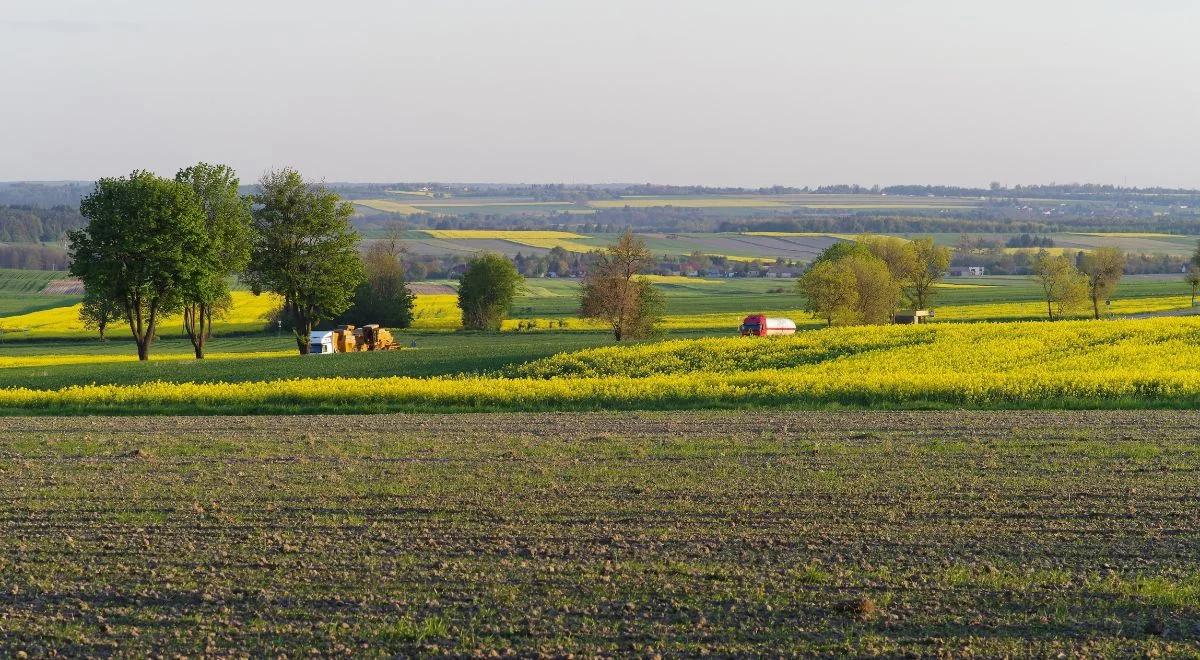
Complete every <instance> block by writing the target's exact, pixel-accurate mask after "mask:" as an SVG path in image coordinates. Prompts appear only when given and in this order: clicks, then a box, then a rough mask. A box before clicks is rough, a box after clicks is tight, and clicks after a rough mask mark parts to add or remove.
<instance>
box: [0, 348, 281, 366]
mask: <svg viewBox="0 0 1200 660" xmlns="http://www.w3.org/2000/svg"><path fill="white" fill-rule="evenodd" d="M292 355H296V351H295V350H292V349H289V350H282V351H244V352H229V353H223V352H215V353H206V354H205V359H206V360H209V361H212V360H255V359H260V358H277V357H285V356H292ZM195 359H196V358H195V356H194V354H193V353H190V352H188V353H158V352H156V353H154V354H153V355H151V360H153V361H154V362H161V361H174V362H178V361H193V360H195ZM137 361H138V359H137V355H136V354H133V353H128V354H124V353H122V354H98V355H94V354H90V353H59V354H49V355H0V369H14V368H18V367H56V366H60V365H64V364H108V363H112V362H137Z"/></svg>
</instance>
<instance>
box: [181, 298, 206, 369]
mask: <svg viewBox="0 0 1200 660" xmlns="http://www.w3.org/2000/svg"><path fill="white" fill-rule="evenodd" d="M209 313H210V312H209V310H208V305H204V304H196V305H187V306H185V307H184V308H183V329H184V330H185V331H186V332H187V336H188V339H190V340H191V342H192V351H193V352H194V353H195V354H196V359H197V360H203V359H204V342H205V340H206V339H207V338H208V335H209V325H208V323H206V322H205V319H208V318H210V317H209Z"/></svg>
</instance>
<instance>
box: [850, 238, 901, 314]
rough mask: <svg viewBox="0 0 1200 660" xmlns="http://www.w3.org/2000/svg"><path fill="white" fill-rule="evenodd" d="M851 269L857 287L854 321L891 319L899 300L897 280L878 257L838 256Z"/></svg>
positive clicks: (898, 283)
mask: <svg viewBox="0 0 1200 660" xmlns="http://www.w3.org/2000/svg"><path fill="white" fill-rule="evenodd" d="M842 261H843V262H844V263H845V264H846V265H847V266H849V267H850V270H851V271H853V272H854V282H855V286H856V287H857V289H858V306H857V310H856V311H857V317H856V322H858V323H865V324H867V325H884V324H887V323H891V322H892V318H893V316H894V315H895V313H896V308H897V307H898V306H899V304H900V282H898V281H897V280H896V278H895V277H894V276H893V275H892V272H891V270H890V269H889V268H888V267H887V263H886V262H884V261H883V260H882V259H879V258H873V257H865V256H859V255H855V256H852V257H847V258H846V259H843V260H842Z"/></svg>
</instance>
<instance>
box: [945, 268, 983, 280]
mask: <svg viewBox="0 0 1200 660" xmlns="http://www.w3.org/2000/svg"><path fill="white" fill-rule="evenodd" d="M986 270H987V269H986V268H984V267H983V266H951V267H950V277H978V276H980V275H983V274H984V271H986Z"/></svg>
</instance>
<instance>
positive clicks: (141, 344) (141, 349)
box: [134, 336, 150, 362]
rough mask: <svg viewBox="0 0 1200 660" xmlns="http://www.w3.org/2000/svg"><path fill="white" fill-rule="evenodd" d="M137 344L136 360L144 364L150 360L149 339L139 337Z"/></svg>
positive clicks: (147, 337)
mask: <svg viewBox="0 0 1200 660" xmlns="http://www.w3.org/2000/svg"><path fill="white" fill-rule="evenodd" d="M134 341H136V342H137V351H138V360H140V361H142V362H145V361H146V360H149V359H150V337H149V336H146V337H139V338H137V339H135V340H134Z"/></svg>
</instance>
